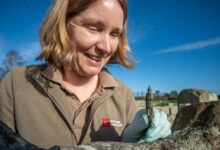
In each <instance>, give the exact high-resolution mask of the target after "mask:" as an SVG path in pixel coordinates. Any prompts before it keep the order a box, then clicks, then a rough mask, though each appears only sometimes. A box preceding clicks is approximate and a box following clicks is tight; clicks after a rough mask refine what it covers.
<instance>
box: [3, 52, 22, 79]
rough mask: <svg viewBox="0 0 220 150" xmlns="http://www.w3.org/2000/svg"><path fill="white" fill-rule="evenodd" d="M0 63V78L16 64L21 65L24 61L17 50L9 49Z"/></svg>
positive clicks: (16, 65)
mask: <svg viewBox="0 0 220 150" xmlns="http://www.w3.org/2000/svg"><path fill="white" fill-rule="evenodd" d="M1 64H2V65H1V66H2V67H0V80H1V79H2V78H3V77H4V76H5V74H6V73H8V72H9V71H10V70H11V69H13V68H15V67H18V66H23V65H24V64H25V61H24V60H23V58H22V56H21V55H20V53H19V52H18V51H16V50H13V49H11V50H9V51H8V52H7V53H6V56H5V59H3V60H2V62H1Z"/></svg>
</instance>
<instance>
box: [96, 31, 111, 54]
mask: <svg viewBox="0 0 220 150" xmlns="http://www.w3.org/2000/svg"><path fill="white" fill-rule="evenodd" d="M97 48H98V49H99V50H101V51H102V52H104V53H107V54H110V53H111V42H110V37H109V36H108V35H100V39H99V41H98V43H97Z"/></svg>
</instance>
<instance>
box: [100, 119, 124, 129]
mask: <svg viewBox="0 0 220 150" xmlns="http://www.w3.org/2000/svg"><path fill="white" fill-rule="evenodd" d="M101 121H102V127H103V128H109V127H110V126H113V127H122V123H121V122H120V121H117V120H110V119H109V118H102V119H101Z"/></svg>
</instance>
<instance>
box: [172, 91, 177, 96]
mask: <svg viewBox="0 0 220 150" xmlns="http://www.w3.org/2000/svg"><path fill="white" fill-rule="evenodd" d="M177 96H178V92H177V91H170V97H177Z"/></svg>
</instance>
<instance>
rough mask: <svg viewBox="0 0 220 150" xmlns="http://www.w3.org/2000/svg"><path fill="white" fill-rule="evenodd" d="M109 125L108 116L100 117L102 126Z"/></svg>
mask: <svg viewBox="0 0 220 150" xmlns="http://www.w3.org/2000/svg"><path fill="white" fill-rule="evenodd" d="M110 125H111V123H110V120H109V118H102V127H104V128H109V127H110Z"/></svg>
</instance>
